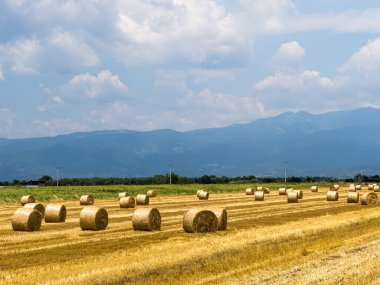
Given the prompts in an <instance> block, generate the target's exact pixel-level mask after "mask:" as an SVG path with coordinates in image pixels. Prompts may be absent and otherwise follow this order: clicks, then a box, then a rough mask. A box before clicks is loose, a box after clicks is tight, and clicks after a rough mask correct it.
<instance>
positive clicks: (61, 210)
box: [45, 204, 67, 223]
mask: <svg viewBox="0 0 380 285" xmlns="http://www.w3.org/2000/svg"><path fill="white" fill-rule="evenodd" d="M66 214H67V211H66V207H65V205H61V204H48V205H47V206H46V209H45V223H64V222H65V221H66Z"/></svg>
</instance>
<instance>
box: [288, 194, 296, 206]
mask: <svg viewBox="0 0 380 285" xmlns="http://www.w3.org/2000/svg"><path fill="white" fill-rule="evenodd" d="M288 203H298V193H297V192H289V193H288Z"/></svg>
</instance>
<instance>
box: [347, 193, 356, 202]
mask: <svg viewBox="0 0 380 285" xmlns="http://www.w3.org/2000/svg"><path fill="white" fill-rule="evenodd" d="M358 202H359V193H358V192H349V193H348V194H347V203H358Z"/></svg>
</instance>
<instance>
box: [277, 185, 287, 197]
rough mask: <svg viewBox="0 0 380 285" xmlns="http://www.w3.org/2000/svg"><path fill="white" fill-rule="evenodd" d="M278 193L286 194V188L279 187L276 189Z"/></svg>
mask: <svg viewBox="0 0 380 285" xmlns="http://www.w3.org/2000/svg"><path fill="white" fill-rule="evenodd" d="M278 195H286V188H284V187H281V188H279V189H278Z"/></svg>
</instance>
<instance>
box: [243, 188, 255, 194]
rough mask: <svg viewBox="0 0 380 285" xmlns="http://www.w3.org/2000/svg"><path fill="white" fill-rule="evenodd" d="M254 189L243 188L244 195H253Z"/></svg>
mask: <svg viewBox="0 0 380 285" xmlns="http://www.w3.org/2000/svg"><path fill="white" fill-rule="evenodd" d="M254 193H255V191H254V190H253V189H252V188H247V189H245V195H253V194H254Z"/></svg>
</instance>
